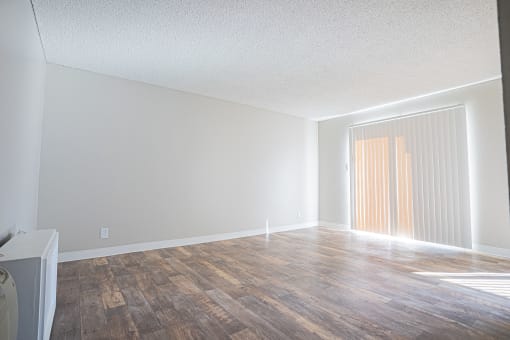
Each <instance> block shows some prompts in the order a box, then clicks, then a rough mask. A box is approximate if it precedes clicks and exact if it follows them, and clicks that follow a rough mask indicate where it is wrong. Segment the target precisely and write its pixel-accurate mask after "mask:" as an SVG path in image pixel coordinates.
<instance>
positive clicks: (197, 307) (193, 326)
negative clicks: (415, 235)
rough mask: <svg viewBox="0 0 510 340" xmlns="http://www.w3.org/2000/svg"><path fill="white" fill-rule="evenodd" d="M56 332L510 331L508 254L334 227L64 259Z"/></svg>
mask: <svg viewBox="0 0 510 340" xmlns="http://www.w3.org/2000/svg"><path fill="white" fill-rule="evenodd" d="M57 294H58V297H57V310H56V314H55V321H54V324H53V332H52V339H319V338H324V339H335V338H344V339H362V338H367V339H380V338H386V339H415V338H418V339H468V338H473V339H491V338H495V339H504V338H507V339H508V338H510V260H504V259H500V258H496V257H489V256H482V255H478V254H475V253H470V252H463V251H458V250H452V249H445V248H440V247H432V246H424V245H420V244H411V243H405V242H397V241H389V240H384V239H378V238H373V237H370V236H366V235H360V234H356V233H351V232H343V231H336V230H332V229H327V228H313V229H303V230H298V231H292V232H284V233H278V234H272V235H270V236H269V238H267V239H266V237H265V236H255V237H248V238H242V239H235V240H229V241H220V242H214V243H207V244H200V245H193V246H186V247H177V248H168V249H160V250H154V251H147V252H140V253H132V254H126V255H118V256H111V257H104V258H97V259H93V260H83V261H75V262H67V263H63V264H59V275H58V293H57Z"/></svg>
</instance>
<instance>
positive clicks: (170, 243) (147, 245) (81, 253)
mask: <svg viewBox="0 0 510 340" xmlns="http://www.w3.org/2000/svg"><path fill="white" fill-rule="evenodd" d="M318 225H319V222H318V221H312V222H306V223H301V224H290V225H283V226H278V227H270V228H269V233H279V232H282V231H290V230H297V229H304V228H312V227H316V226H318ZM264 234H266V228H258V229H249V230H243V231H236V232H233V233H222V234H212V235H205V236H196V237H187V238H180V239H173V240H164V241H154V242H143V243H134V244H126V245H121V246H114V247H107V248H95V249H86V250H77V251H68V252H62V253H59V255H58V262H67V261H76V260H84V259H91V258H95V257H103V256H111V255H119V254H126V253H133V252H138V251H146V250H153V249H161V248H171V247H180V246H187V245H192V244H199V243H207V242H215V241H223V240H230V239H235V238H241V237H248V236H256V235H264Z"/></svg>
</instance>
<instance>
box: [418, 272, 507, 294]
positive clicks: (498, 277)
mask: <svg viewBox="0 0 510 340" xmlns="http://www.w3.org/2000/svg"><path fill="white" fill-rule="evenodd" d="M414 274H418V275H423V276H430V277H437V278H438V279H440V280H441V281H445V282H449V283H454V284H458V285H460V286H464V287H468V288H472V289H477V290H481V291H483V292H486V293H491V294H494V295H498V296H502V297H506V298H510V273H484V272H477V273H441V272H414Z"/></svg>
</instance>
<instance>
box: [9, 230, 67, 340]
mask: <svg viewBox="0 0 510 340" xmlns="http://www.w3.org/2000/svg"><path fill="white" fill-rule="evenodd" d="M57 259H58V233H57V232H56V231H55V230H37V231H32V232H28V233H26V234H18V235H16V236H14V237H13V238H12V239H11V240H9V241H8V242H7V243H6V244H5V245H4V246H3V247H1V248H0V267H3V268H5V269H7V271H9V273H10V274H11V276H12V278H13V279H14V282H15V284H16V288H17V292H18V310H19V318H18V321H19V322H18V339H34V340H47V339H49V338H50V334H51V326H52V324H53V316H54V314H55V306H56V297H57Z"/></svg>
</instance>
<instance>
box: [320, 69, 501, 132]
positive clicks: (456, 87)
mask: <svg viewBox="0 0 510 340" xmlns="http://www.w3.org/2000/svg"><path fill="white" fill-rule="evenodd" d="M498 79H501V75H498V76H495V77H491V78H487V79H483V80H479V81H475V82H472V83H468V84H464V85H459V86H455V87H450V88H448V89H443V90H439V91H434V92H430V93H426V94H422V95H419V96H414V97H409V98H404V99H400V100H395V101H392V102H388V103H385V104H380V105H375V106H371V107H367V108H364V109H361V110H356V111H352V112H348V113H340V114H336V115H332V116H327V117H320V118H317V119H316V120H317V121H318V122H322V121H325V120H328V119H333V118H338V117H345V116H350V115H355V114H358V113H364V112H368V111H373V110H378V109H382V108H385V107H388V106H393V105H397V104H402V103H406V102H410V101H413V100H417V99H422V98H426V97H430V96H435V95H438V94H442V93H446V92H450V91H454V90H460V89H463V88H465V87H469V86H475V85H480V84H483V83H488V82H490V81H493V80H498Z"/></svg>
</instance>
